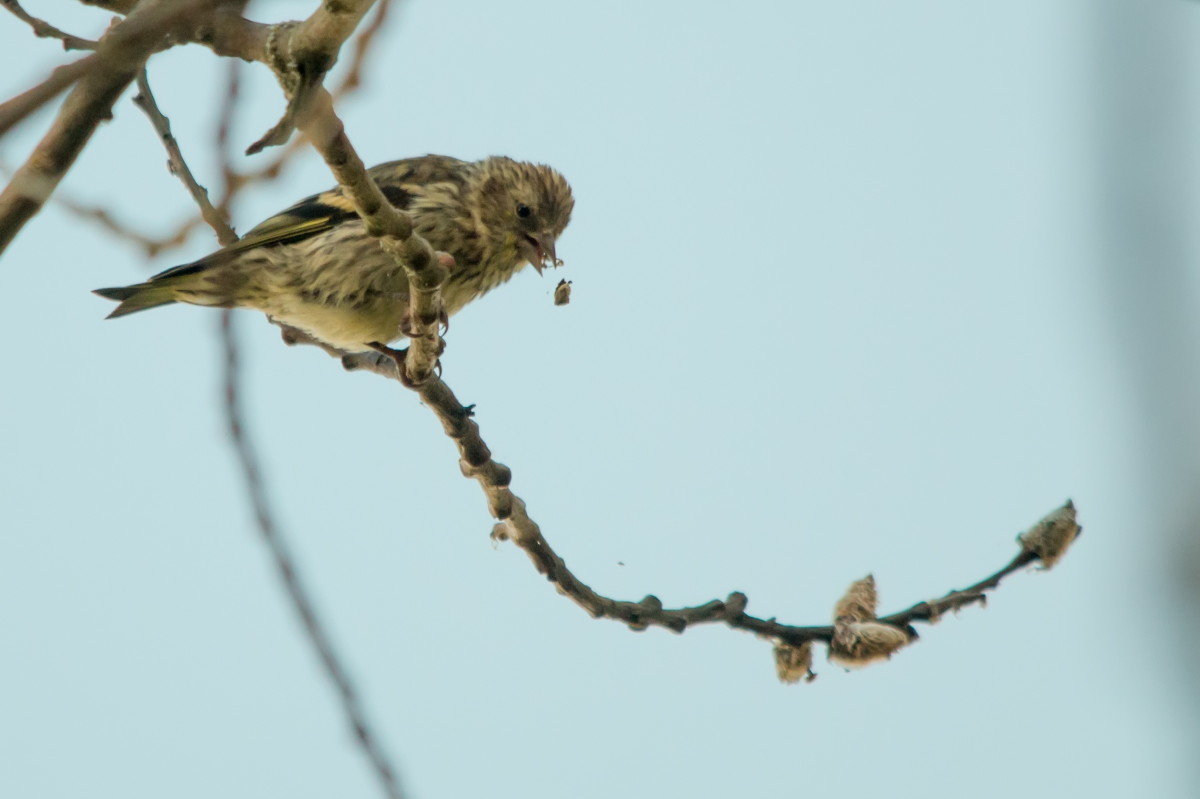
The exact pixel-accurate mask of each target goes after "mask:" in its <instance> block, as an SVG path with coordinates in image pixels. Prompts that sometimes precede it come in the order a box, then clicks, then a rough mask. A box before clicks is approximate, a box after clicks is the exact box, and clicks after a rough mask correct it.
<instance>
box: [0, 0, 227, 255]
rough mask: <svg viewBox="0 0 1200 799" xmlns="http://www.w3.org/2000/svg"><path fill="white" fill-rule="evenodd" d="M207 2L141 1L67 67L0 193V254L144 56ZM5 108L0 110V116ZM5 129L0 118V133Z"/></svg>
mask: <svg viewBox="0 0 1200 799" xmlns="http://www.w3.org/2000/svg"><path fill="white" fill-rule="evenodd" d="M209 5H210V3H209V2H206V0H143V2H141V3H139V4H138V7H137V8H136V9H135V10H134V11H133V12H132V13H130V15H129V16H128V17H126V18H125V19H124V20H122V21H121V22H119V23H117V24H116V25H114V26H113V27H112V28H111V29H110V30H109V32H108V33H106V34H105V35H104V37H103V38H102V39H101V40H100V46H99V49H98V50H97V51H96V52H95V53H93V54H92V55H90V56H87V58H85V59H83V60H82V62H76V64H74V65H71V67H69V68H67V69H68V70H69V74H68V77H69V78H71V79H72V80H74V81H75V87H74V88H73V89H72V90H71V93H70V94H69V95H67V99H66V101H65V102H64V103H63V105H62V108H60V109H59V112H58V116H57V117H56V118H55V120H54V123H53V125H51V127H50V130H49V132H47V133H46V135H45V136H44V137H43V138H42V140H41V141H40V142H39V143H38V145H37V147H36V148H35V149H34V151H33V153H32V154H31V155H30V156H29V158H28V160H26V162H25V164H24V165H23V166H22V167H21V168H20V169H18V170H17V172H16V174H15V175H14V176H13V179H12V180H11V181H10V182H9V184H8V186H7V187H6V188H5V189H4V192H3V193H0V252H3V251H4V250H5V249H6V248H7V247H8V245H9V243H11V242H12V240H13V239H14V238H15V237H16V235H17V233H19V232H20V230H21V228H22V227H24V225H25V223H26V222H28V221H29V220H30V219H31V218H32V217H33V215H34V214H36V213H37V212H38V211H39V210H40V209H41V208H42V206H43V205H44V204H45V202H46V200H47V198H49V196H50V194H51V193H53V191H54V189H55V188H56V187H57V186H58V183H59V181H60V180H62V177H63V175H65V174H66V173H67V170H68V169H70V168H71V165H72V164H73V163H75V159H76V158H77V157H78V156H79V153H80V152H82V150H83V148H84V146H86V145H87V143H88V140H89V139H91V137H92V134H93V133H94V132H95V130H96V128H97V127H98V126H99V125H100V123H101V122H103V121H104V120H106V119H108V118H110V117H111V116H112V107H113V103H115V102H116V100H117V98H118V97H119V96H120V95H121V93H122V92H123V91H125V87H126V86H128V85H129V83H130V82H131V81H132V80H133V79H134V77H135V76H136V75H137V73H138V71H139V70H140V69H141V68H142V65H143V64H144V63H145V62H146V59H147V58H149V57H150V54H151V53H152V52H154V51H155V50H156V49H158V48H160V47H163V46H166V37H167V35H168V34H169V33H170V32H171V31H172V30H175V29H177V28H178V27H179V26H181V25H184V24H185V23H188V22H190V21H191V15H192V13H193V12H196V11H197V10H204V9H205V8H206V7H207V6H209ZM89 61H90V62H91V63H85V62H89ZM81 64H84V66H81ZM60 72H61V70H56V74H59V73H60ZM64 80H66V79H64ZM67 82H68V83H69V82H70V81H67ZM64 85H66V83H64ZM59 90H61V87H60V88H59ZM47 91H49V90H47ZM54 93H57V91H55V92H54ZM28 94H29V92H26V93H25V95H22V97H24V96H26V95H28ZM49 96H50V97H52V96H53V94H51V95H49ZM40 99H41V101H42V102H45V101H46V99H49V98H48V97H44V96H43V97H41V98H40ZM6 106H7V104H6ZM33 107H36V105H35V106H33ZM7 110H8V109H7V108H0V120H2V119H3V116H4V114H5V112H6V111H7ZM26 113H28V109H26ZM9 126H11V123H10V124H9ZM6 129H7V128H6V127H4V122H3V121H0V133H2V132H3V131H4V130H6Z"/></svg>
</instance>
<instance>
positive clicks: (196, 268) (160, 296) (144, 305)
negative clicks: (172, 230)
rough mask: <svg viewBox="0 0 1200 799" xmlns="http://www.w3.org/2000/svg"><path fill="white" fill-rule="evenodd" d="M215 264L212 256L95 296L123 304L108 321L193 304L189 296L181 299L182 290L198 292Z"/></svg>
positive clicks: (99, 291) (99, 290)
mask: <svg viewBox="0 0 1200 799" xmlns="http://www.w3.org/2000/svg"><path fill="white" fill-rule="evenodd" d="M216 262H217V259H216V257H215V255H210V256H208V257H207V258H201V259H200V260H199V261H194V262H192V263H190V264H182V265H180V266H175V267H172V268H170V269H168V270H166V271H165V272H159V273H158V274H157V275H155V276H154V277H152V278H150V279H149V280H147V281H146V282H144V283H134V284H133V285H132V286H115V287H113V288H107V289H96V290H95V291H93V292H92V293H93V294H96V295H99V296H101V297H104V298H105V299H106V300H116V301H117V302H119V303H121V304H120V305H118V306H117V307H116V308H115V309H113V312H112V313H110V314H109V315H108V318H109V319H115V318H116V317H118V316H125V315H127V314H131V313H136V312H137V311H144V310H146V309H148V308H157V307H158V306H160V305H170V304H171V303H173V302H178V301H180V300H181V299H182V300H184V301H185V302H188V301H191V302H194V301H195V299H194V298H193V297H192V296H191V295H190V294H186V296H184V297H180V295H179V292H180V290H183V291H184V292H185V293H186V292H188V290H189V289H193V288H195V287H196V281H197V279H198V278H199V276H200V275H201V274H202V273H203V272H204V271H205V269H207V268H208V267H210V266H212V265H213V264H214V263H216Z"/></svg>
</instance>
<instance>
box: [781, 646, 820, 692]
mask: <svg viewBox="0 0 1200 799" xmlns="http://www.w3.org/2000/svg"><path fill="white" fill-rule="evenodd" d="M775 673H776V674H778V675H779V681H780V682H782V683H786V684H787V685H794V684H795V683H798V682H800V680H804V681H805V682H812V681H813V680H815V679H817V675H816V674H813V670H812V641H805V642H804V643H802V644H799V645H797V644H785V643H783V642H782V641H781V642H780V643H778V644H775Z"/></svg>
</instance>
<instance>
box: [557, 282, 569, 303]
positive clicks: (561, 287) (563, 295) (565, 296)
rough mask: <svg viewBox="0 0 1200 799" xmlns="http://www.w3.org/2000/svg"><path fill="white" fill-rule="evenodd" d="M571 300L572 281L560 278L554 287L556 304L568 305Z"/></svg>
mask: <svg viewBox="0 0 1200 799" xmlns="http://www.w3.org/2000/svg"><path fill="white" fill-rule="evenodd" d="M570 301H571V281H569V280H565V279H564V280H560V281H558V285H557V286H555V287H554V304H555V305H566V304H567V303H569V302H570Z"/></svg>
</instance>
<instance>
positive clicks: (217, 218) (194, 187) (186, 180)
mask: <svg viewBox="0 0 1200 799" xmlns="http://www.w3.org/2000/svg"><path fill="white" fill-rule="evenodd" d="M137 87H138V94H137V96H136V97H134V98H133V102H134V104H135V105H136V106H137V107H138V108H140V109H142V111H143V112H145V114H146V116H148V117H149V118H150V123H151V124H152V125H153V126H154V131H155V132H156V133H157V134H158V137H159V139H161V140H162V143H163V147H164V148H166V151H167V165H168V168H169V169H170V171H171V174H172V175H175V176H176V177H177V178H179V179H180V180H181V181H183V185H184V186H185V187H186V188H187V190H188V194H190V195H191V196H192V200H193V201H195V203H196V205H197V206H198V207H199V208H200V216H202V217H203V218H204V221H205V222H207V223H208V226H209V227H211V228H212V229H213V231H214V232H215V233H216V234H217V241H219V242H220V243H221V246H222V247H228V246H229V245H230V244H233V243H234V242H235V241H237V238H238V235H237V233H235V232H234V230H233V227H232V226H231V225H230V224H229V221H228V220H227V219H225V217H223V216H222V215H221V214H220V212H219V211H217V209H216V208H214V207H213V204H212V201H211V200H209V199H208V189H206V188H204V187H203V186H201V185H200V183H199V181H197V180H196V176H195V175H193V174H192V170H191V169H190V168H189V167H188V165H187V162H186V161H185V160H184V159H183V153H182V152H181V151H180V149H179V142H177V141H176V140H175V135H174V134H173V133H172V132H171V120H169V119H167V117H166V116H165V115H164V114H163V112H162V111H160V110H159V108H158V103H157V102H155V100H154V93H153V92H152V91H150V81H149V79H148V78H147V76H146V70H144V69H143V70H142V71H140V72H139V73H138V76H137Z"/></svg>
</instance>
